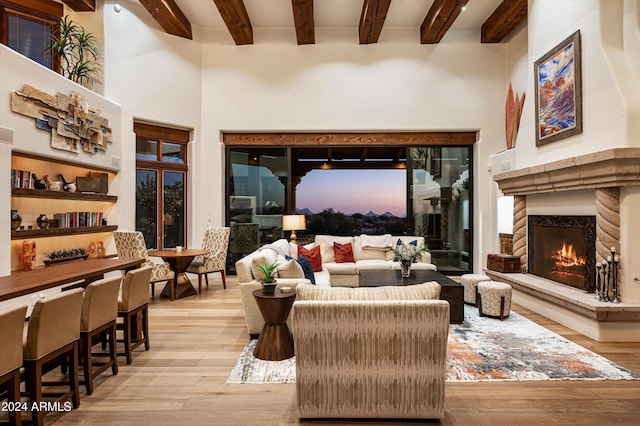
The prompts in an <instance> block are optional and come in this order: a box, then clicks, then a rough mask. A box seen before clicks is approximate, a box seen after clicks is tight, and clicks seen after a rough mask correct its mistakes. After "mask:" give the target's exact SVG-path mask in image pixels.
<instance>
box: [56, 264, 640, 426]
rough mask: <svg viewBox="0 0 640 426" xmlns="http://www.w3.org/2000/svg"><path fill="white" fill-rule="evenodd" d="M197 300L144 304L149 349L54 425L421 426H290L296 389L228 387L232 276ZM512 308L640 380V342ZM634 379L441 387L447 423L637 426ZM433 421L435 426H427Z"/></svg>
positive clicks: (233, 337) (240, 336)
mask: <svg viewBox="0 0 640 426" xmlns="http://www.w3.org/2000/svg"><path fill="white" fill-rule="evenodd" d="M210 282H211V286H210V287H209V288H205V289H203V294H202V295H199V296H194V297H189V298H186V299H181V300H176V301H174V302H170V301H168V300H166V299H158V298H157V297H156V298H155V299H154V300H153V301H152V302H151V306H150V336H151V350H150V351H148V352H145V351H144V350H140V349H138V350H137V351H136V352H135V355H134V360H133V364H131V365H126V364H121V366H120V372H119V374H118V375H117V376H111V375H109V374H108V373H107V374H103V375H102V376H100V377H99V378H98V379H97V380H96V390H95V392H94V394H93V395H91V396H86V395H84V394H83V395H82V398H81V404H80V407H79V409H77V410H73V411H71V412H69V413H64V414H50V415H48V416H47V417H46V421H47V424H55V425H80V424H82V425H118V426H122V425H145V426H146V425H285V424H332V425H334V424H335V425H339V424H354V423H356V424H367V425H369V424H422V423H423V422H393V421H388V422H382V421H381V422H371V421H356V422H345V421H326V420H325V421H298V418H297V414H296V403H295V395H296V394H295V385H293V384H285V385H227V384H225V381H226V379H227V377H228V375H229V372H230V371H231V369H232V368H233V366H234V365H235V362H236V359H237V357H238V355H239V354H240V352H241V350H242V348H243V347H244V346H245V344H246V343H247V341H248V339H249V336H248V334H247V331H246V327H245V324H244V314H243V310H242V305H241V302H240V291H239V288H238V286H237V280H236V279H235V277H229V278H228V280H227V282H228V284H227V287H228V289H227V290H223V289H222V285H221V282H220V280H218V279H211V280H210ZM513 309H514V310H515V311H517V312H518V313H520V314H522V315H524V316H526V317H528V318H529V319H532V320H534V321H536V322H537V323H539V324H541V325H543V326H545V327H547V328H549V329H551V330H552V331H554V332H556V333H558V334H561V335H563V336H565V337H567V338H569V339H571V340H573V341H575V342H576V343H578V344H580V345H582V346H584V347H586V348H588V349H590V350H592V351H595V352H597V353H600V354H602V355H603V356H605V357H607V358H609V359H611V360H613V361H615V362H617V363H619V364H620V365H622V366H624V367H626V368H628V369H631V370H633V371H635V372H636V373H640V343H599V342H595V341H592V340H590V339H588V338H586V337H584V336H582V335H580V334H577V333H575V332H573V331H571V330H569V329H567V328H565V327H563V326H560V325H558V324H556V323H554V322H552V321H550V320H548V319H546V318H544V317H541V316H539V315H537V314H534V313H532V312H530V311H528V310H527V309H524V308H522V307H520V306H514V307H513ZM638 419H640V381H558V382H556V381H547V382H487V383H448V384H447V385H446V416H445V417H444V419H442V421H441V423H442V424H445V425H453V424H459V425H532V424H536V425H541V424H548V425H559V424H580V425H596V424H597V425H605V424H614V423H615V424H635V425H637V424H638V421H639V420H638ZM426 423H435V424H438V421H435V422H434V421H432V422H426Z"/></svg>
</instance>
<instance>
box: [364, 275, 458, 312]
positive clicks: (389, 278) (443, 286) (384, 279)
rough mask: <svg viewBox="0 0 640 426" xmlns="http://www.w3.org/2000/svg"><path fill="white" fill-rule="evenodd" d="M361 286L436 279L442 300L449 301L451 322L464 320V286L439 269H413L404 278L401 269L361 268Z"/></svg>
mask: <svg viewBox="0 0 640 426" xmlns="http://www.w3.org/2000/svg"><path fill="white" fill-rule="evenodd" d="M359 274H360V281H359V285H360V287H382V286H385V285H394V286H403V285H414V284H422V283H424V282H427V281H435V282H437V283H438V284H440V300H446V301H447V302H449V315H450V317H449V322H450V323H451V324H461V323H462V322H463V321H464V286H463V285H462V284H460V283H458V282H455V281H454V280H452V279H451V278H449V277H447V276H446V275H444V274H442V273H440V272H438V271H429V270H417V269H414V270H412V271H411V276H410V277H408V278H402V276H401V274H400V270H399V269H382V270H381V269H363V270H360V272H359Z"/></svg>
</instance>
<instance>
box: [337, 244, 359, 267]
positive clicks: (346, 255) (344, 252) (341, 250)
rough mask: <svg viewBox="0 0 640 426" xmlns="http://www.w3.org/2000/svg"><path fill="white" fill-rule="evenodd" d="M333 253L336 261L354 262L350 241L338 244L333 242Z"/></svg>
mask: <svg viewBox="0 0 640 426" xmlns="http://www.w3.org/2000/svg"><path fill="white" fill-rule="evenodd" d="M333 254H334V256H335V258H336V263H346V262H355V261H356V260H355V258H354V257H353V246H352V245H351V243H347V244H340V243H336V242H334V243H333Z"/></svg>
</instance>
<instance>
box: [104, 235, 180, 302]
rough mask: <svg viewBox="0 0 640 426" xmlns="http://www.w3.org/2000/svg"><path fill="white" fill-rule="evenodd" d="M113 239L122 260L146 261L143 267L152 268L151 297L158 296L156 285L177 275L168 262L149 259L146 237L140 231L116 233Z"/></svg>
mask: <svg viewBox="0 0 640 426" xmlns="http://www.w3.org/2000/svg"><path fill="white" fill-rule="evenodd" d="M113 238H114V239H115V243H116V251H117V253H118V257H119V258H121V259H144V263H143V264H142V265H141V267H144V266H151V268H152V269H151V281H150V283H151V295H152V296H155V295H156V289H155V285H156V283H159V282H166V281H170V280H173V279H174V276H175V274H174V273H173V271H172V270H171V268H169V264H168V263H167V262H162V263H158V262H154V261H152V260H151V259H150V258H149V253H147V245H146V244H145V242H144V236H143V235H142V232H140V231H114V232H113Z"/></svg>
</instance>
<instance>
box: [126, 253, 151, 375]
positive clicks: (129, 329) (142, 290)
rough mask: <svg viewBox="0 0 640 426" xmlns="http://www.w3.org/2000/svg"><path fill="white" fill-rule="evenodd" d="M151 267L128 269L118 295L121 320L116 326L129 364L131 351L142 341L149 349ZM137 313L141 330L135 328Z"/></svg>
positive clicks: (146, 348)
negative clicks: (119, 330) (121, 334)
mask: <svg viewBox="0 0 640 426" xmlns="http://www.w3.org/2000/svg"><path fill="white" fill-rule="evenodd" d="M151 274H152V268H151V267H149V266H145V267H142V268H139V269H133V270H131V271H128V272H127V273H126V275H125V276H124V281H123V282H122V291H121V293H120V296H119V297H118V317H119V318H122V322H121V323H120V324H118V328H119V329H121V330H122V331H123V340H122V341H123V342H124V352H123V353H119V354H118V355H124V356H125V357H126V359H127V364H131V361H132V352H133V350H134V349H135V348H137V347H138V346H140V345H141V344H143V343H144V347H145V350H147V351H148V350H149V287H148V286H149V280H150V279H151ZM138 314H140V316H141V320H142V321H141V324H142V330H137V329H136V324H137V319H138Z"/></svg>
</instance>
